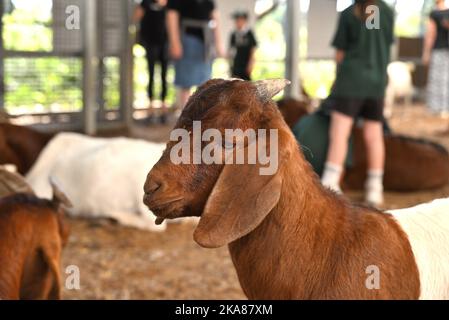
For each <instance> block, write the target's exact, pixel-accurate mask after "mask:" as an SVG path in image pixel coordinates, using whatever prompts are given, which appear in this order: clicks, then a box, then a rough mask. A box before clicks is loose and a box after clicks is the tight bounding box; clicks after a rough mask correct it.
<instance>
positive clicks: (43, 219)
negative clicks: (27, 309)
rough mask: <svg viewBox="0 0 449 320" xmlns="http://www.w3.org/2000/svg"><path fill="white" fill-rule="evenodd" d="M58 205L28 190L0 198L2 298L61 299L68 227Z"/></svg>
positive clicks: (56, 201) (0, 283) (0, 292)
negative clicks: (61, 261) (62, 261)
mask: <svg viewBox="0 0 449 320" xmlns="http://www.w3.org/2000/svg"><path fill="white" fill-rule="evenodd" d="M59 205H60V200H59V199H57V198H54V199H53V201H50V200H43V199H39V198H37V197H36V196H34V195H32V194H25V193H16V194H12V195H9V196H7V197H3V198H0V266H1V268H0V300H1V299H60V298H61V292H60V288H61V272H60V259H61V251H62V248H63V246H64V245H65V243H66V241H67V238H68V229H67V228H66V226H65V225H64V223H63V221H62V213H61V212H60V211H59V210H60V208H59Z"/></svg>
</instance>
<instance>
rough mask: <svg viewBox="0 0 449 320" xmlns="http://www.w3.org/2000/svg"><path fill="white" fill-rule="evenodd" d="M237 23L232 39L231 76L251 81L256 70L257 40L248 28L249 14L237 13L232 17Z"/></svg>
mask: <svg viewBox="0 0 449 320" xmlns="http://www.w3.org/2000/svg"><path fill="white" fill-rule="evenodd" d="M232 17H233V18H234V21H235V31H234V32H233V33H232V34H231V37H230V44H229V47H230V55H229V56H230V58H231V59H232V64H231V74H232V77H233V78H240V79H243V80H251V73H252V72H253V69H254V64H255V55H256V49H257V40H256V37H255V36H254V33H253V31H252V30H251V29H250V28H249V27H248V13H247V12H243V11H237V12H235V13H234V14H233V16H232Z"/></svg>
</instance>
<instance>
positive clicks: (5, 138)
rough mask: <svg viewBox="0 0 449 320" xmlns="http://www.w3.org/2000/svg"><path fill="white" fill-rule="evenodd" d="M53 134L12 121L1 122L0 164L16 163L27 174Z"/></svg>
mask: <svg viewBox="0 0 449 320" xmlns="http://www.w3.org/2000/svg"><path fill="white" fill-rule="evenodd" d="M52 137H53V135H51V134H46V133H42V132H39V131H36V130H33V129H30V128H27V127H23V126H16V125H13V124H10V123H0V165H1V164H14V165H16V167H17V169H18V171H19V173H21V174H25V173H27V172H28V170H30V168H31V166H32V165H33V164H34V163H35V161H36V159H37V158H38V156H39V154H40V153H41V151H42V149H43V148H44V147H45V146H46V145H47V143H48V142H49V141H50V140H51V139H52Z"/></svg>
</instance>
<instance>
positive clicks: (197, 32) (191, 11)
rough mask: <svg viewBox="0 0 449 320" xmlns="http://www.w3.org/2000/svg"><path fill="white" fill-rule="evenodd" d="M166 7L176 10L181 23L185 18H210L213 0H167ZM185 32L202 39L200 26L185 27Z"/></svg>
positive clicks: (213, 4)
mask: <svg viewBox="0 0 449 320" xmlns="http://www.w3.org/2000/svg"><path fill="white" fill-rule="evenodd" d="M167 8H168V9H169V10H175V11H178V13H179V16H180V23H181V25H182V21H183V20H186V19H189V20H197V21H209V20H211V18H212V11H214V9H215V2H214V1H213V0H168V3H167ZM185 32H186V33H187V34H189V35H192V36H195V37H198V38H200V39H201V40H204V31H203V29H202V28H195V27H187V28H186V29H185Z"/></svg>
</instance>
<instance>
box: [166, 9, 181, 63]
mask: <svg viewBox="0 0 449 320" xmlns="http://www.w3.org/2000/svg"><path fill="white" fill-rule="evenodd" d="M166 23H167V32H168V40H169V45H170V55H171V57H172V58H173V59H175V60H178V59H181V58H182V43H181V34H180V33H181V32H180V30H179V12H178V11H176V10H171V9H169V10H168V11H167V19H166Z"/></svg>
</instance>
